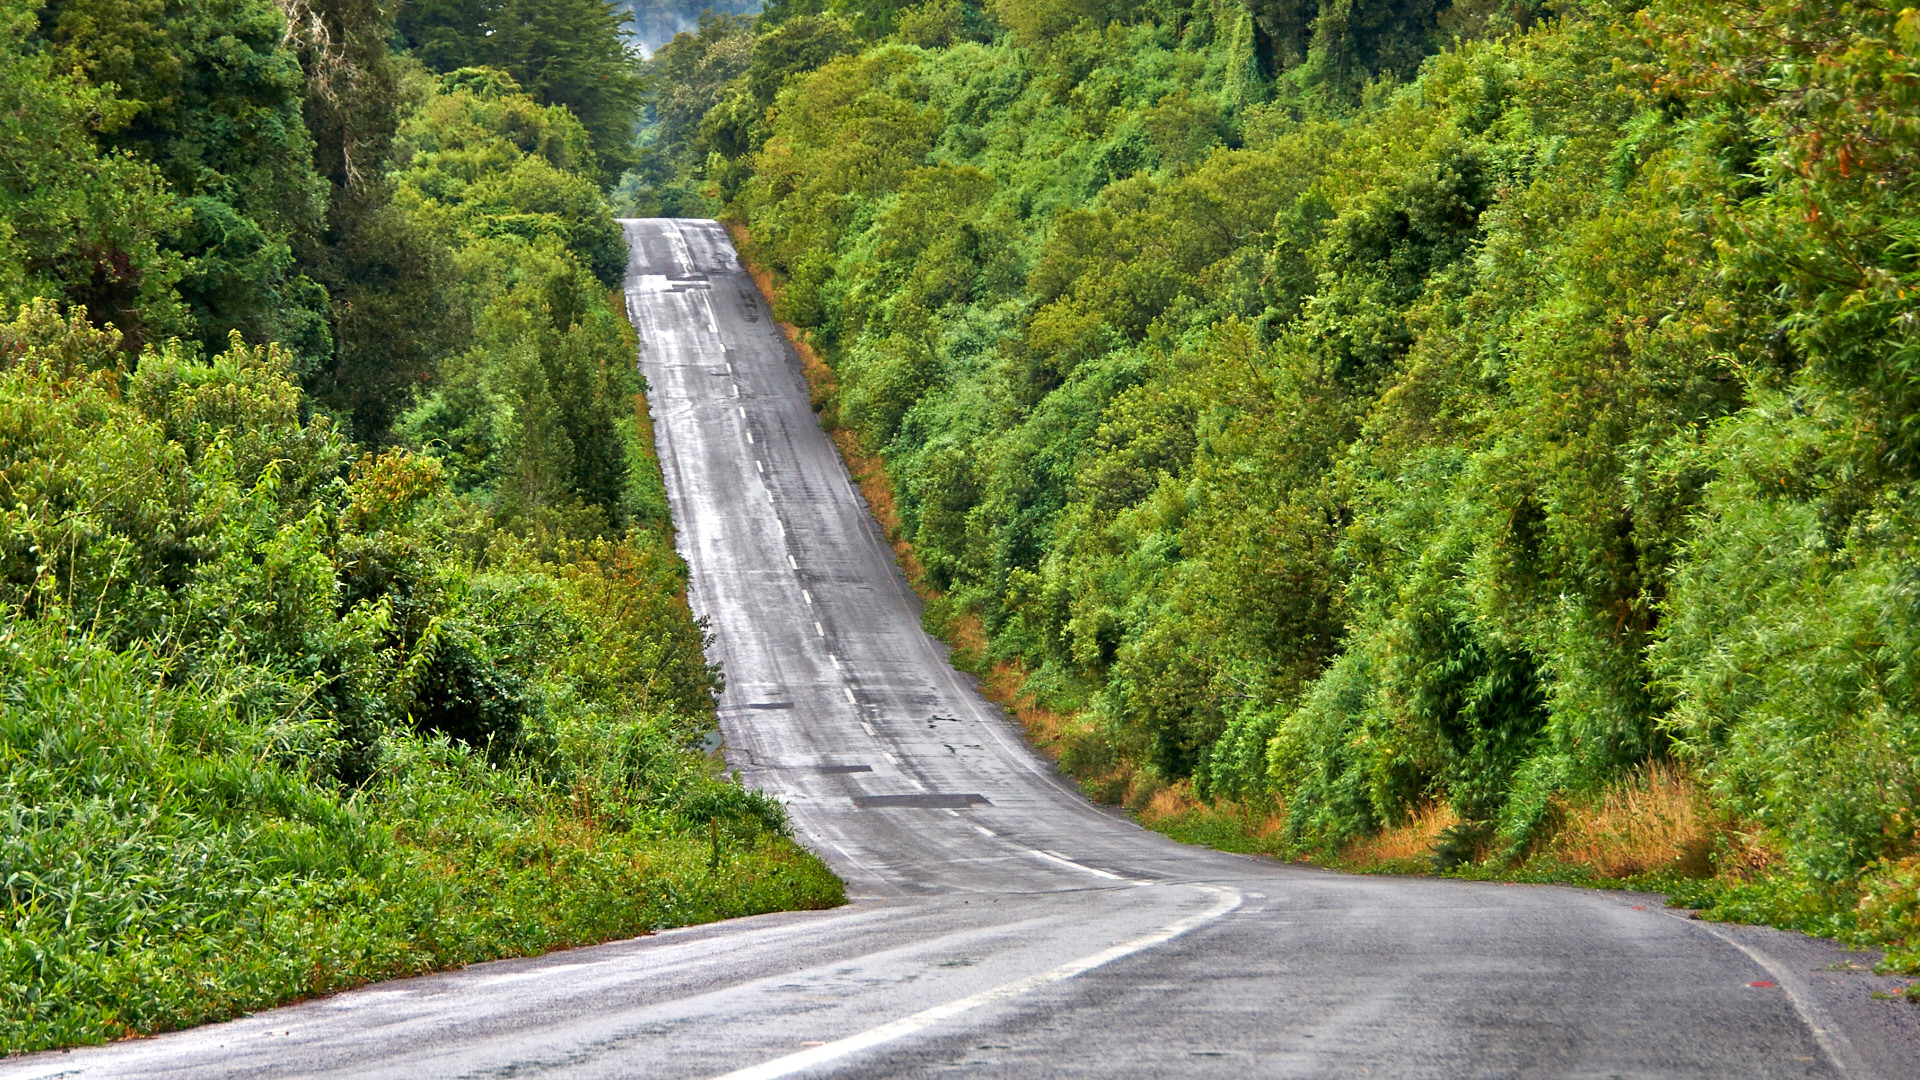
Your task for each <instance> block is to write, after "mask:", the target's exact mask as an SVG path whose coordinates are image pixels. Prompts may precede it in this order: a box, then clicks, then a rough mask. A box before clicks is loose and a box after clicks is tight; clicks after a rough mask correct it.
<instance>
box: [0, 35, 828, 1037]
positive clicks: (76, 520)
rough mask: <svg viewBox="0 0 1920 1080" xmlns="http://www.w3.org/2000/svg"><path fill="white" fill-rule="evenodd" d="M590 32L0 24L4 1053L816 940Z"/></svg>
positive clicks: (811, 877)
mask: <svg viewBox="0 0 1920 1080" xmlns="http://www.w3.org/2000/svg"><path fill="white" fill-rule="evenodd" d="M619 20H620V15H619V13H618V12H616V11H614V10H613V9H611V8H610V7H608V6H607V5H605V4H603V3H601V2H600V0H538V2H537V3H535V2H532V0H498V2H495V0H416V2H410V3H408V4H405V5H404V6H398V7H397V12H396V5H392V4H386V3H381V2H378V0H374V2H363V0H288V2H287V3H285V4H284V5H276V4H275V3H272V2H269V0H167V2H165V3H160V2H154V3H133V4H127V3H122V2H119V0H0V611H3V612H4V616H5V627H4V629H3V630H0V880H3V881H4V883H5V890H4V893H0V913H4V918H0V1054H5V1053H9V1052H14V1051H22V1050H31V1049H36V1048H42V1047H49V1046H57V1045H67V1044H72V1043H77V1042H97V1041H101V1040H104V1039H108V1038H115V1037H120V1036H124V1035H130V1034H141V1033H147V1032H152V1031H157V1030H162V1029H165V1028H168V1027H174V1026H178V1025H181V1024H185V1023H191V1022H197V1021H202V1020H209V1019H220V1018H225V1017H229V1016H232V1015H234V1014H236V1013H239V1012H244V1011H247V1010H251V1009H257V1008H261V1007H264V1006H268V1005H272V1004H276V1003H278V1002H282V1001H285V1000H288V999H290V998H296V997H303V996H309V995H314V994H321V993H326V992H329V991H332V990H336V989H340V988H343V987H346V986H351V985H354V984H356V983H360V982H364V981H367V980H369V979H374V978H383V977H389V976H393V975H400V974H407V973H412V972H418V971H423V970H430V969H433V968H436V967H444V966H449V965H458V964H462V963H466V962H469V961H474V960H481V959H487V958H491V957H496V956H502V955H510V954H519V953H526V952H531V951H539V950H543V949H549V948H554V947H558V946H563V945H572V944H582V943H588V942H594V941H600V940H604V939H607V938H610V937H622V936H629V935H632V934H636V933H642V932H646V931H648V930H651V929H653V928H655V927H657V926H664V925H675V924H681V923H686V922H691V921H699V920H704V919H711V918H717V917H722V916H726V915H734V914H746V913H752V912H760V911H767V910H776V909H784V908H791V907H796V906H801V907H805V906H818V905H822V904H829V903H834V902H837V901H838V898H839V895H840V892H839V885H838V883H837V882H836V881H835V880H834V879H833V878H832V876H831V875H830V874H829V873H828V872H827V871H826V869H825V868H824V867H823V866H822V865H821V864H820V863H818V862H817V861H816V860H814V859H812V857H811V856H808V855H806V854H805V853H803V852H801V851H799V849H797V848H796V847H795V846H794V845H793V844H792V842H791V841H790V840H788V839H787V838H786V837H785V835H784V832H785V828H786V826H785V819H784V814H783V812H782V811H781V809H780V807H779V806H778V805H777V804H774V803H772V802H771V801H769V800H767V799H765V798H764V797H762V796H759V795H757V794H751V793H748V792H745V791H743V790H741V789H740V788H739V787H737V786H735V785H733V784H730V783H726V782H724V781H723V780H720V779H718V778H716V777H715V776H714V775H713V773H712V769H711V766H710V764H709V763H708V762H707V761H706V760H704V759H703V758H702V756H701V755H700V754H699V752H698V751H697V749H696V748H697V747H698V745H699V744H700V742H701V739H702V736H703V735H704V734H705V733H706V732H708V731H709V730H710V729H711V728H712V725H713V722H714V721H713V705H714V693H715V690H716V689H717V687H718V685H719V682H718V673H717V672H716V671H715V670H713V669H712V668H711V667H709V665H708V664H707V662H706V659H705V656H704V655H703V646H704V644H705V640H704V633H703V630H702V628H701V626H700V625H699V624H698V623H697V622H696V621H695V620H694V618H693V617H692V614H691V613H690V612H689V611H688V609H687V605H686V602H685V599H684V592H685V568H684V566H683V565H682V564H681V563H680V561H679V559H678V558H677V557H676V556H675V554H674V551H673V545H672V539H671V533H670V525H669V522H668V513H667V506H666V499H665V494H664V491H663V489H662V485H661V480H660V475H659V471H658V468H657V465H656V463H655V461H654V458H653V456H652V443H651V438H650V435H649V429H648V426H647V419H646V413H645V410H644V407H643V402H642V401H641V399H640V398H639V396H638V395H639V392H640V390H641V384H640V380H639V377H638V375H637V374H636V372H635V369H634V360H635V347H636V342H635V341H634V337H633V332H632V329H631V327H630V326H629V325H628V324H627V322H626V319H625V317H624V309H623V306H622V301H621V297H620V295H619V293H618V290H617V286H618V285H619V283H620V281H621V278H622V276H623V273H624V270H625V266H626V248H625V244H624V242H623V239H622V237H621V234H620V229H619V227H618V225H617V224H616V223H615V222H614V220H613V218H612V216H611V213H610V211H609V209H608V204H607V199H606V197H605V194H604V189H605V186H606V185H607V183H608V182H609V181H611V180H612V179H613V178H615V177H616V176H618V175H619V174H620V173H621V171H622V170H624V169H625V168H627V167H628V166H629V165H630V164H632V163H633V162H634V161H636V160H637V156H636V155H635V152H634V145H633V129H634V121H635V118H636V116H637V112H638V109H639V106H640V102H641V98H642V93H643V90H644V82H643V79H642V76H641V73H640V72H639V71H638V69H637V61H636V60H635V58H634V57H633V56H632V55H631V54H630V53H629V52H628V50H627V47H626V42H625V41H624V39H623V38H622V36H621V34H620V33H619V30H618V25H619Z"/></svg>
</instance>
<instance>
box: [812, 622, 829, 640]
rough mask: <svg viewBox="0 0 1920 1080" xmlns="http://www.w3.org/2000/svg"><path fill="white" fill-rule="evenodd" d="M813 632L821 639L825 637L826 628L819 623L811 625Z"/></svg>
mask: <svg viewBox="0 0 1920 1080" xmlns="http://www.w3.org/2000/svg"><path fill="white" fill-rule="evenodd" d="M813 632H814V633H816V634H818V635H820V636H821V637H826V636H827V628H826V627H824V626H821V625H820V624H819V623H814V624H813Z"/></svg>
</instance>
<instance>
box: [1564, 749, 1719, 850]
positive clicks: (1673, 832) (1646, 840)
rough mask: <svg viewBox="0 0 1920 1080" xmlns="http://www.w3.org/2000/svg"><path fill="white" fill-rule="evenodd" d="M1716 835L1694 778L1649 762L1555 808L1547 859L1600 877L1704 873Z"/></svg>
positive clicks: (1671, 768)
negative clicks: (1556, 818) (1557, 812)
mask: <svg viewBox="0 0 1920 1080" xmlns="http://www.w3.org/2000/svg"><path fill="white" fill-rule="evenodd" d="M1721 831H1722V830H1721V829H1720V828H1719V827H1718V826H1717V825H1716V824H1715V822H1714V820H1713V817H1712V815H1711V814H1710V813H1709V812H1708V810H1707V804H1706V799H1705V796H1704V794H1703V793H1702V792H1701V790H1700V788H1699V786H1698V785H1697V784H1695V783H1694V781H1693V778H1692V777H1690V776H1688V775H1687V774H1686V773H1684V772H1682V771H1680V770H1679V769H1677V768H1675V767H1674V766H1672V765H1669V764H1666V763H1664V762H1654V763H1652V764H1649V765H1648V766H1647V767H1645V768H1644V769H1641V770H1640V771H1639V772H1637V773H1635V774H1634V775H1633V776H1631V777H1628V778H1626V779H1625V780H1622V781H1620V782H1619V783H1616V784H1614V785H1613V786H1611V787H1609V788H1608V789H1607V790H1606V791H1605V792H1603V793H1601V794H1600V796H1599V797H1597V798H1595V799H1591V800H1588V801H1584V802H1573V803H1568V804H1564V805H1562V806H1561V807H1560V828H1559V830H1558V831H1557V832H1556V833H1555V834H1554V838H1553V840H1552V842H1551V843H1550V844H1549V845H1548V854H1549V855H1550V856H1552V857H1553V858H1555V859H1557V860H1558V861H1560V862H1564V863H1568V864H1570V865H1573V866H1583V867H1587V868H1589V869H1591V870H1593V871H1594V872H1595V873H1597V874H1600V875H1601V876H1603V877H1611V878H1620V877H1631V876H1633V875H1635V874H1645V873H1648V872H1651V871H1655V870H1675V871H1679V872H1681V873H1687V874H1692V875H1696V876H1704V875H1705V874H1707V873H1709V872H1711V870H1712V866H1711V865H1710V862H1709V860H1710V858H1711V856H1712V854H1713V848H1714V840H1715V838H1716V837H1717V836H1719V835H1720V833H1721Z"/></svg>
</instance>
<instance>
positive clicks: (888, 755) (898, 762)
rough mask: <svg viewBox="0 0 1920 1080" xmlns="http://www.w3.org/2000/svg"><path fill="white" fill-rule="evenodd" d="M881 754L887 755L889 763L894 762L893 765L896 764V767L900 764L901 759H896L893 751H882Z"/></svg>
mask: <svg viewBox="0 0 1920 1080" xmlns="http://www.w3.org/2000/svg"><path fill="white" fill-rule="evenodd" d="M880 752H881V753H882V754H885V755H886V758H887V760H888V761H890V762H892V763H894V764H895V765H898V764H900V759H899V758H897V757H894V756H893V751H891V750H882V751H880Z"/></svg>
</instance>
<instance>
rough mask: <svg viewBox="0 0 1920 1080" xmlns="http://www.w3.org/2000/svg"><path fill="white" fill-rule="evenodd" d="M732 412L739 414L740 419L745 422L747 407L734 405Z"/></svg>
mask: <svg viewBox="0 0 1920 1080" xmlns="http://www.w3.org/2000/svg"><path fill="white" fill-rule="evenodd" d="M733 411H734V412H737V413H739V414H740V419H742V420H745V419H746V418H747V407H746V406H745V405H735V406H734V407H733Z"/></svg>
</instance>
